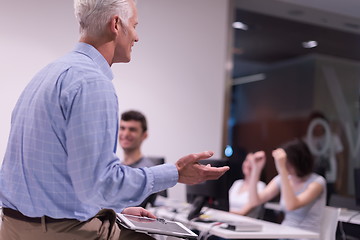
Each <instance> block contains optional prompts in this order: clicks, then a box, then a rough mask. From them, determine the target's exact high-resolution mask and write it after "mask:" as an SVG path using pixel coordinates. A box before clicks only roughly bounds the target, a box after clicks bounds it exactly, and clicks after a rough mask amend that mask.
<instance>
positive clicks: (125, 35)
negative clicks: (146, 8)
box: [113, 0, 139, 63]
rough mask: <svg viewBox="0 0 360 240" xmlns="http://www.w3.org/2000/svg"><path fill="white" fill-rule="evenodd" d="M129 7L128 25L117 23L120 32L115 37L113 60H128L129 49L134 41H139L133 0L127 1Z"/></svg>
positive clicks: (129, 58)
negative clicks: (130, 9)
mask: <svg viewBox="0 0 360 240" xmlns="http://www.w3.org/2000/svg"><path fill="white" fill-rule="evenodd" d="M129 4H130V7H131V8H132V9H133V15H132V16H131V17H130V18H129V21H128V25H127V26H126V25H125V24H121V23H119V27H120V32H119V35H118V37H117V40H116V41H117V42H116V49H115V55H114V59H113V62H114V63H115V62H130V60H131V51H132V47H133V46H134V44H135V42H137V41H139V37H138V35H137V33H136V26H137V24H138V14H137V9H136V6H135V3H134V1H132V0H130V1H129Z"/></svg>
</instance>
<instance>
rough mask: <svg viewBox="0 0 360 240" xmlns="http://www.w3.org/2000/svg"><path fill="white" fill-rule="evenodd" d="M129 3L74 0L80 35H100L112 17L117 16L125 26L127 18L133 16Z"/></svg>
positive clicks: (117, 0)
mask: <svg viewBox="0 0 360 240" xmlns="http://www.w3.org/2000/svg"><path fill="white" fill-rule="evenodd" d="M129 1H133V0H74V9H75V16H76V18H77V20H78V21H79V24H80V34H81V35H82V36H97V35H100V34H101V33H102V32H103V31H104V29H105V26H106V25H107V24H108V22H109V20H110V18H111V17H112V16H114V15H118V16H119V18H120V19H121V21H122V23H123V24H125V25H127V24H128V20H129V18H130V17H131V16H132V15H133V12H132V8H131V6H130V4H129ZM134 2H135V1H134Z"/></svg>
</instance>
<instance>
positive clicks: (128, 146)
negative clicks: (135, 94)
mask: <svg viewBox="0 0 360 240" xmlns="http://www.w3.org/2000/svg"><path fill="white" fill-rule="evenodd" d="M146 137H147V133H146V132H143V130H142V127H141V122H139V121H135V120H130V121H123V120H121V121H120V131H119V143H120V146H121V147H122V148H123V149H124V150H125V151H129V150H130V151H131V150H135V149H137V148H140V146H141V143H142V142H143V141H144V139H145V138H146Z"/></svg>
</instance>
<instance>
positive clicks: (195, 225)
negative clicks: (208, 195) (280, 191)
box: [151, 202, 319, 239]
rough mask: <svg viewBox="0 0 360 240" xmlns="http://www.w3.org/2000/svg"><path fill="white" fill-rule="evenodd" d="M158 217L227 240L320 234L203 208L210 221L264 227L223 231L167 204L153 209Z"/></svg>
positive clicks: (183, 208) (184, 207) (185, 208)
mask: <svg viewBox="0 0 360 240" xmlns="http://www.w3.org/2000/svg"><path fill="white" fill-rule="evenodd" d="M174 210H176V212H174ZM151 211H152V212H153V213H154V214H155V215H156V216H158V217H162V218H165V219H168V220H175V221H178V222H181V223H183V224H184V225H185V226H187V227H189V228H191V229H196V230H199V231H200V232H201V233H200V234H205V235H215V236H218V237H222V238H226V239H277V238H289V239H297V238H311V239H318V238H319V234H317V233H314V232H310V231H305V230H302V229H297V228H293V227H287V226H282V225H280V224H276V223H271V222H267V221H263V220H258V219H254V218H250V217H246V216H240V215H237V214H232V213H229V212H225V211H220V210H215V209H210V208H203V212H204V215H206V216H207V217H208V218H209V219H215V220H217V221H219V222H229V221H230V222H233V221H242V222H252V223H256V224H260V225H262V230H261V231H259V232H236V231H231V230H227V229H223V228H221V227H220V225H217V224H216V223H202V222H196V221H189V220H187V218H186V217H187V214H188V212H189V208H188V206H187V205H186V204H181V203H180V204H179V203H174V202H173V203H169V202H168V203H167V204H166V206H162V207H157V208H153V209H152V210H151Z"/></svg>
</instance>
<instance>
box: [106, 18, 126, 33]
mask: <svg viewBox="0 0 360 240" xmlns="http://www.w3.org/2000/svg"><path fill="white" fill-rule="evenodd" d="M109 25H110V31H111V32H112V33H115V34H118V32H119V31H122V28H123V23H122V22H121V19H120V18H119V16H116V15H115V16H113V17H112V18H111V21H110V23H109Z"/></svg>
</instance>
